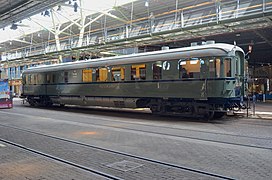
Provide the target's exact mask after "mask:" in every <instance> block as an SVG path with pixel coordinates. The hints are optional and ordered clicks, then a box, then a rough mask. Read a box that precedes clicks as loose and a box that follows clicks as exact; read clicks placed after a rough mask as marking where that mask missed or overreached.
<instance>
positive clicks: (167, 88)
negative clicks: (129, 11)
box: [22, 44, 246, 117]
mask: <svg viewBox="0 0 272 180" xmlns="http://www.w3.org/2000/svg"><path fill="white" fill-rule="evenodd" d="M245 64H246V62H245V60H244V52H243V50H242V49H241V48H239V47H237V46H234V45H229V44H210V45H201V46H193V47H186V48H177V49H171V50H162V51H155V52H148V53H139V54H133V55H125V56H117V57H110V58H102V59H93V60H86V61H78V62H71V63H64V64H58V65H48V66H40V67H34V68H30V69H28V70H26V71H24V72H23V94H22V97H24V98H26V99H27V101H28V102H29V103H30V105H40V106H50V105H53V104H59V105H65V104H70V105H84V106H107V107H121V108H123V107H124V108H125V107H127V108H137V107H145V108H150V109H151V111H152V112H153V113H158V114H184V115H205V116H209V117H213V116H214V117H220V116H223V115H224V113H225V112H226V111H227V110H228V109H232V108H234V107H235V108H240V97H241V96H244V87H245V85H244V84H245V82H244V76H245Z"/></svg>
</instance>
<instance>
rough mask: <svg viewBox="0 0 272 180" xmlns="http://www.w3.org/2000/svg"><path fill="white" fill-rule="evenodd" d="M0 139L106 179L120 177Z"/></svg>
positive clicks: (118, 179)
mask: <svg viewBox="0 0 272 180" xmlns="http://www.w3.org/2000/svg"><path fill="white" fill-rule="evenodd" d="M0 141H1V142H4V143H6V144H9V145H12V146H14V147H17V148H20V149H23V150H25V151H28V152H30V153H33V154H38V155H40V156H43V157H45V158H48V159H52V160H55V161H58V162H61V163H63V164H66V165H70V166H72V167H76V168H78V169H80V170H83V171H88V172H90V173H93V174H96V175H99V176H101V177H105V178H108V179H112V180H120V178H118V177H115V176H113V175H110V174H107V173H104V172H101V171H97V170H95V169H91V168H89V167H86V166H82V165H80V164H77V163H73V162H71V161H67V160H65V159H62V158H59V157H56V156H52V155H50V154H47V153H44V152H41V151H38V150H35V149H32V148H28V147H26V146H23V145H20V144H17V143H14V142H11V141H8V140H5V139H2V138H0Z"/></svg>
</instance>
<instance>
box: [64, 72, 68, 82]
mask: <svg viewBox="0 0 272 180" xmlns="http://www.w3.org/2000/svg"><path fill="white" fill-rule="evenodd" d="M64 82H65V83H68V72H67V71H65V72H64Z"/></svg>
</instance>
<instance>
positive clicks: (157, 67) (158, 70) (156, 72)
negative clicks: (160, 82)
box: [152, 61, 162, 79]
mask: <svg viewBox="0 0 272 180" xmlns="http://www.w3.org/2000/svg"><path fill="white" fill-rule="evenodd" d="M152 67H153V79H161V78H162V62H161V61H157V62H156V63H154V64H153V66H152Z"/></svg>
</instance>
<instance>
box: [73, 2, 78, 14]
mask: <svg viewBox="0 0 272 180" xmlns="http://www.w3.org/2000/svg"><path fill="white" fill-rule="evenodd" d="M77 8H78V4H77V2H75V3H74V12H77Z"/></svg>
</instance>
